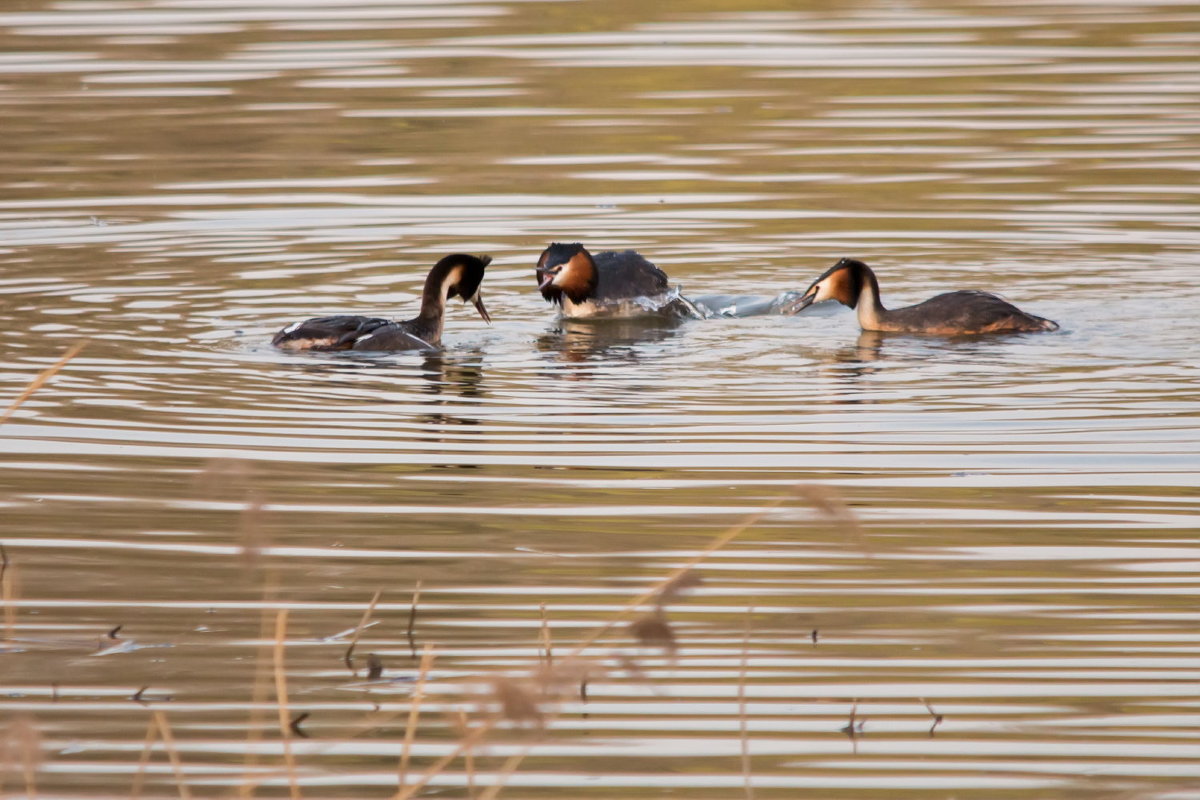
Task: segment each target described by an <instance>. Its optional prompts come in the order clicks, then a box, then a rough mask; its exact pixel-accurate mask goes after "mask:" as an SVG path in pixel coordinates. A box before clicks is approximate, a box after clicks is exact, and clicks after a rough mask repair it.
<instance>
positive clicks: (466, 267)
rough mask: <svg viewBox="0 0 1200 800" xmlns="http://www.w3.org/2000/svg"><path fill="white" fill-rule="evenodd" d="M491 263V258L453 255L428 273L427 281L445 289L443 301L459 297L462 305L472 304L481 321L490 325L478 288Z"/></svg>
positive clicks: (490, 318)
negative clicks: (481, 318)
mask: <svg viewBox="0 0 1200 800" xmlns="http://www.w3.org/2000/svg"><path fill="white" fill-rule="evenodd" d="M490 263H492V257H491V256H470V255H466V254H465V253H455V254H454V255H452V256H446V257H445V258H443V259H442V260H441V261H439V262H438V263H437V264H435V265H434V267H433V270H432V271H430V273H429V280H430V281H431V282H436V283H437V284H440V285H441V286H442V287H443V288H444V289H445V292H446V294H445V299H446V300H449V299H450V298H451V297H461V298H462V300H463V302H464V303H473V304H474V305H475V309H476V310H477V311H478V312H479V316H481V317H483V321H484V322H487V323H491V321H492V317H491V315H490V314H488V311H487V309H486V308H485V307H484V305H483V295H482V294H481V293H480V286H481V285H482V284H483V271H484V270H485V269H487V265H488V264H490Z"/></svg>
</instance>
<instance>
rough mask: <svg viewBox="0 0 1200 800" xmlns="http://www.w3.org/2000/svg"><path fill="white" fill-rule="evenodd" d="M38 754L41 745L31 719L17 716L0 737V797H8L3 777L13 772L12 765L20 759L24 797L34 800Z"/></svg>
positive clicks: (35, 795)
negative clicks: (23, 781) (23, 780)
mask: <svg viewBox="0 0 1200 800" xmlns="http://www.w3.org/2000/svg"><path fill="white" fill-rule="evenodd" d="M40 754H41V743H40V742H39V737H38V731H37V726H36V725H35V724H34V722H33V719H32V718H31V717H28V716H19V717H17V718H16V719H14V720H12V721H11V722H10V723H9V724H8V728H7V729H6V730H5V731H4V735H3V737H0V797H7V796H8V794H7V793H6V792H5V791H4V777H5V776H6V775H7V774H8V773H9V772H10V771H13V769H12V767H13V763H14V762H15V761H16V760H17V759H20V762H21V775H22V777H23V778H24V779H25V796H26V797H27V798H29V800H36V798H37V768H38V757H39V756H40Z"/></svg>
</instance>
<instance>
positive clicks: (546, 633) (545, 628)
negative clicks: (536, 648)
mask: <svg viewBox="0 0 1200 800" xmlns="http://www.w3.org/2000/svg"><path fill="white" fill-rule="evenodd" d="M539 607H540V608H541V610H542V652H543V653H544V654H545V659H546V666H547V667H553V666H554V649H553V647H552V646H551V642H550V620H549V619H547V618H546V604H545V603H544V602H543V603H540V604H539Z"/></svg>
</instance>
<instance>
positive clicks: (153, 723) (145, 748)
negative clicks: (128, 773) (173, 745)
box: [129, 716, 158, 800]
mask: <svg viewBox="0 0 1200 800" xmlns="http://www.w3.org/2000/svg"><path fill="white" fill-rule="evenodd" d="M157 739H158V720H156V719H155V718H154V717H153V716H151V717H150V721H149V722H148V723H146V741H145V742H144V743H143V744H142V755H141V757H140V758H139V759H138V766H137V772H135V773H134V774H133V787H132V788H131V789H130V790H129V797H130V800H138V798H140V797H141V796H142V784H143V783H145V781H146V765H147V764H149V763H150V753H151V751H152V750H153V748H154V742H155V740H157Z"/></svg>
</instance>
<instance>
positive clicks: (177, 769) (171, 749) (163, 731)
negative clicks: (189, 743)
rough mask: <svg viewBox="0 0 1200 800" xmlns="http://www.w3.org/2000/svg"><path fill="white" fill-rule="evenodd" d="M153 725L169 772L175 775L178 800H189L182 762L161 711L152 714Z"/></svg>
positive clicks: (189, 793) (165, 716)
mask: <svg viewBox="0 0 1200 800" xmlns="http://www.w3.org/2000/svg"><path fill="white" fill-rule="evenodd" d="M154 724H155V725H156V726H157V727H158V735H159V737H160V738H161V739H162V742H163V747H164V748H166V751H167V758H168V759H169V760H170V762H171V771H172V772H174V773H175V784H176V785H177V786H178V787H179V800H190V798H191V796H192V793H191V792H190V791H188V787H187V782H186V781H185V780H184V779H183V762H182V761H181V760H180V758H179V750H177V749H176V748H175V737H174V736H172V735H171V726H170V725H168V724H167V715H166V714H164V713H163V712H161V711H155V712H154Z"/></svg>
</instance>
